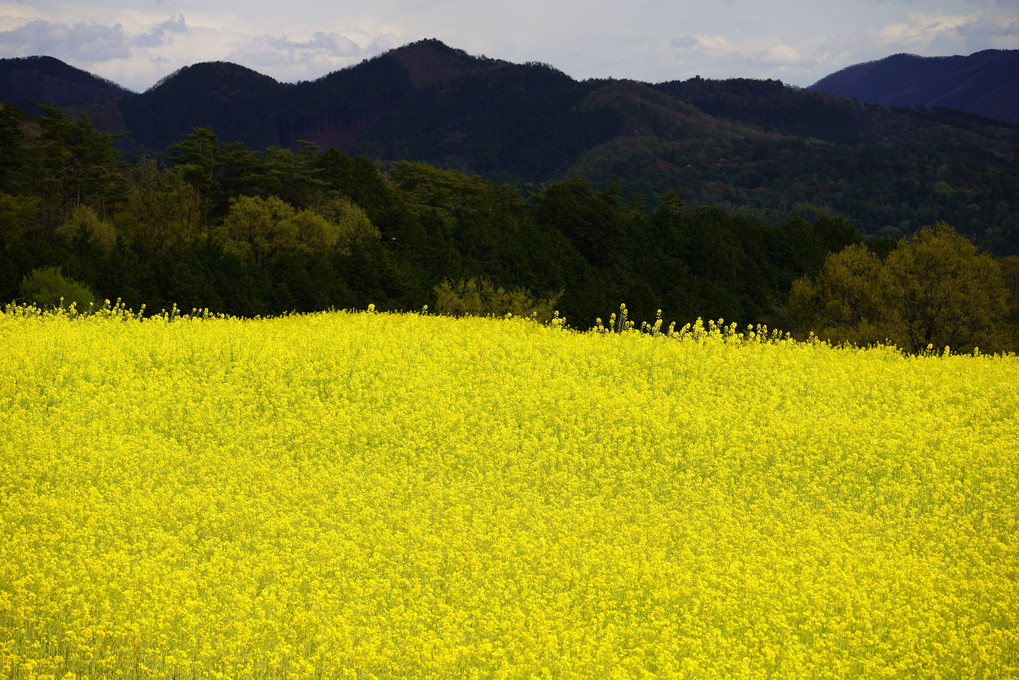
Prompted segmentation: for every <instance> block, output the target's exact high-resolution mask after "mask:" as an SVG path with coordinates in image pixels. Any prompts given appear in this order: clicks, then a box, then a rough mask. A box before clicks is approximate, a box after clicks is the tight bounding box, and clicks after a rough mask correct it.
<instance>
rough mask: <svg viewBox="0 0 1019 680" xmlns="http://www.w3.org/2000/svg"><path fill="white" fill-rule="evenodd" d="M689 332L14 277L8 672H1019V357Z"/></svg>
mask: <svg viewBox="0 0 1019 680" xmlns="http://www.w3.org/2000/svg"><path fill="white" fill-rule="evenodd" d="M730 330H731V329H730ZM709 331H710V332H709ZM683 336H684V337H683V339H676V338H667V337H663V336H661V335H660V336H658V337H651V336H648V335H646V334H645V335H642V334H638V333H636V332H630V333H621V334H597V333H576V332H571V331H565V330H561V329H556V328H552V327H547V326H541V325H538V324H535V323H531V322H527V321H523V320H519V321H518V320H486V319H476V318H471V319H459V320H457V319H451V318H444V317H434V316H427V315H417V314H407V315H392V314H375V313H368V312H364V313H340V312H336V313H323V314H315V315H306V316H288V317H282V318H275V319H261V320H239V319H232V318H183V319H177V320H173V321H169V320H168V319H167V318H166V317H156V318H152V319H146V320H144V321H142V320H138V319H137V318H135V317H132V316H131V315H130V314H125V313H123V312H120V313H116V312H109V311H107V312H103V313H100V314H97V315H94V316H91V317H88V318H82V317H79V318H76V319H70V318H68V317H67V315H51V314H46V315H39V314H33V313H27V312H25V311H23V310H21V311H19V310H13V311H12V310H8V313H7V314H6V315H4V314H0V414H2V417H0V677H2V678H57V679H62V678H63V679H68V680H69V679H71V678H74V679H77V680H80V679H81V678H90V679H94V678H247V677H256V678H359V679H361V678H460V677H465V678H603V677H604V678H652V677H661V678H763V677H774V678H851V677H859V678H891V677H899V678H913V677H929V678H1008V677H1013V678H1014V677H1019V626H1017V623H1019V582H1017V577H1019V488H1017V485H1019V481H1017V480H1019V474H1017V462H1016V461H1017V458H1016V451H1017V450H1019V360H1017V359H1016V358H991V357H976V358H974V357H962V356H933V357H923V358H905V357H903V356H901V355H899V354H897V353H896V352H894V351H892V350H890V349H876V350H868V351H862V350H837V349H832V348H830V347H827V346H825V345H821V344H816V345H812V344H795V343H792V342H789V341H772V342H763V341H761V339H760V338H753V337H750V335H749V334H748V333H743V334H742V335H738V334H733V333H731V332H730V333H725V332H720V330H719V329H717V328H715V329H714V330H710V329H709V330H705V329H703V328H701V327H699V326H698V327H695V328H693V329H690V328H688V329H686V330H685V331H683Z"/></svg>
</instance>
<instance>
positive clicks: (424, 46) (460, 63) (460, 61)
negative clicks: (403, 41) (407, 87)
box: [387, 38, 505, 88]
mask: <svg viewBox="0 0 1019 680" xmlns="http://www.w3.org/2000/svg"><path fill="white" fill-rule="evenodd" d="M387 54H388V55H389V56H391V57H394V58H395V59H396V60H397V61H399V62H400V64H401V65H402V66H403V67H404V68H405V69H407V73H408V74H409V75H410V80H411V82H412V83H413V84H414V87H417V88H421V87H428V86H429V85H434V84H436V83H441V82H445V81H447V80H453V79H454V78H459V77H460V76H462V75H463V74H464V73H467V72H469V71H474V70H477V69H479V68H483V67H485V66H492V65H496V64H500V63H505V62H500V61H498V60H495V59H488V58H487V57H472V56H471V55H469V54H467V53H466V52H464V51H463V50H458V49H454V48H452V47H449V46H448V45H446V44H445V43H443V42H442V41H441V40H436V39H435V38H429V39H426V40H419V41H417V42H414V43H410V44H408V45H404V46H403V47H398V48H396V49H394V50H391V51H389V52H388V53H387Z"/></svg>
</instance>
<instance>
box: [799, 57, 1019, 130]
mask: <svg viewBox="0 0 1019 680" xmlns="http://www.w3.org/2000/svg"><path fill="white" fill-rule="evenodd" d="M809 89H811V90H813V91H815V92H823V93H825V94H830V95H834V96H836V97H847V98H851V99H856V100H858V101H861V102H867V103H871V104H885V105H889V106H944V107H947V108H951V109H957V110H959V111H966V112H968V113H977V114H980V115H983V116H989V117H991V118H997V119H999V120H1005V121H1009V122H1013V123H1019V50H985V51H983V52H977V53H975V54H971V55H969V56H966V57H963V56H954V57H918V56H916V55H912V54H896V55H894V56H891V57H887V58H885V59H881V60H879V61H873V62H868V63H865V64H857V65H855V66H850V67H848V68H845V69H842V70H841V71H838V72H837V73H833V74H832V75H830V76H827V77H826V78H822V79H821V80H819V81H818V82H816V83H814V84H813V85H811V86H810V88H809Z"/></svg>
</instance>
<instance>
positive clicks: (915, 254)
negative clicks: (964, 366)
mask: <svg viewBox="0 0 1019 680" xmlns="http://www.w3.org/2000/svg"><path fill="white" fill-rule="evenodd" d="M881 289H882V293H883V297H884V300H885V305H884V309H885V311H886V313H887V314H888V315H889V317H890V321H891V324H892V327H893V328H894V330H895V331H896V335H897V337H896V339H897V340H898V341H899V342H900V343H901V345H902V346H903V347H905V348H906V349H907V350H909V351H911V352H919V351H921V350H923V349H925V348H927V347H928V346H933V347H934V348H935V349H941V348H943V347H951V348H953V349H958V350H961V351H969V350H972V349H973V347H976V346H979V347H981V348H983V349H985V350H997V349H1005V348H1006V347H1007V345H1008V340H1007V335H1006V332H1005V321H1006V318H1007V315H1008V289H1007V288H1006V287H1005V280H1004V277H1003V275H1002V271H1001V266H1000V265H999V264H998V263H997V262H995V261H994V260H993V259H992V258H991V257H990V256H989V255H986V254H981V253H979V252H977V248H976V246H975V245H973V244H972V243H971V242H970V241H969V240H967V239H966V237H964V236H962V235H961V234H958V233H956V232H955V230H954V229H952V228H951V227H949V226H948V225H947V224H944V223H939V224H938V225H937V226H935V227H934V228H930V227H925V228H923V229H921V230H920V231H919V232H917V233H916V234H915V235H913V236H912V237H909V238H907V239H904V240H903V241H901V242H900V243H899V245H898V247H896V248H895V250H893V251H892V252H891V253H890V254H889V255H888V258H887V260H886V261H885V266H884V267H883V269H882V277H881Z"/></svg>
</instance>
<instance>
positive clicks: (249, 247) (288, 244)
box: [223, 196, 378, 266]
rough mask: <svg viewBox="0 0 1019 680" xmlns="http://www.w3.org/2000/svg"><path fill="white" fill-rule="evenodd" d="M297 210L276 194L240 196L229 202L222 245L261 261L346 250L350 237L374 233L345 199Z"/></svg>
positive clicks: (355, 207) (245, 256)
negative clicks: (285, 254) (316, 207)
mask: <svg viewBox="0 0 1019 680" xmlns="http://www.w3.org/2000/svg"><path fill="white" fill-rule="evenodd" d="M322 210H323V211H325V213H326V214H325V215H323V214H322V212H319V211H316V210H310V209H309V210H298V209H296V208H294V207H293V206H292V205H290V204H289V203H286V202H284V201H283V200H281V199H280V198H278V197H276V196H269V197H268V198H258V197H252V196H241V197H240V198H238V199H235V200H232V201H231V202H230V212H229V214H228V215H227V218H226V220H225V222H224V225H223V227H224V235H225V237H226V241H227V245H228V246H229V247H231V248H233V249H234V250H235V251H236V252H238V253H239V254H240V255H241V256H242V257H244V258H245V259H248V260H249V261H252V262H254V263H255V264H257V265H259V266H264V265H265V264H266V263H267V262H269V261H270V260H272V259H273V258H274V257H276V256H277V255H279V254H280V253H284V252H306V253H312V252H328V251H330V250H334V249H339V250H341V251H344V250H346V251H349V249H350V245H351V244H352V243H354V242H355V241H359V240H365V239H370V238H376V239H377V238H378V229H376V228H375V227H374V226H373V225H372V224H371V222H370V221H369V220H368V218H367V216H366V215H365V214H364V211H363V210H361V209H360V208H358V207H357V206H356V205H354V204H353V203H350V202H349V201H346V200H345V199H334V200H333V201H330V202H327V203H326V204H325V205H324V206H323V208H322Z"/></svg>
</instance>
